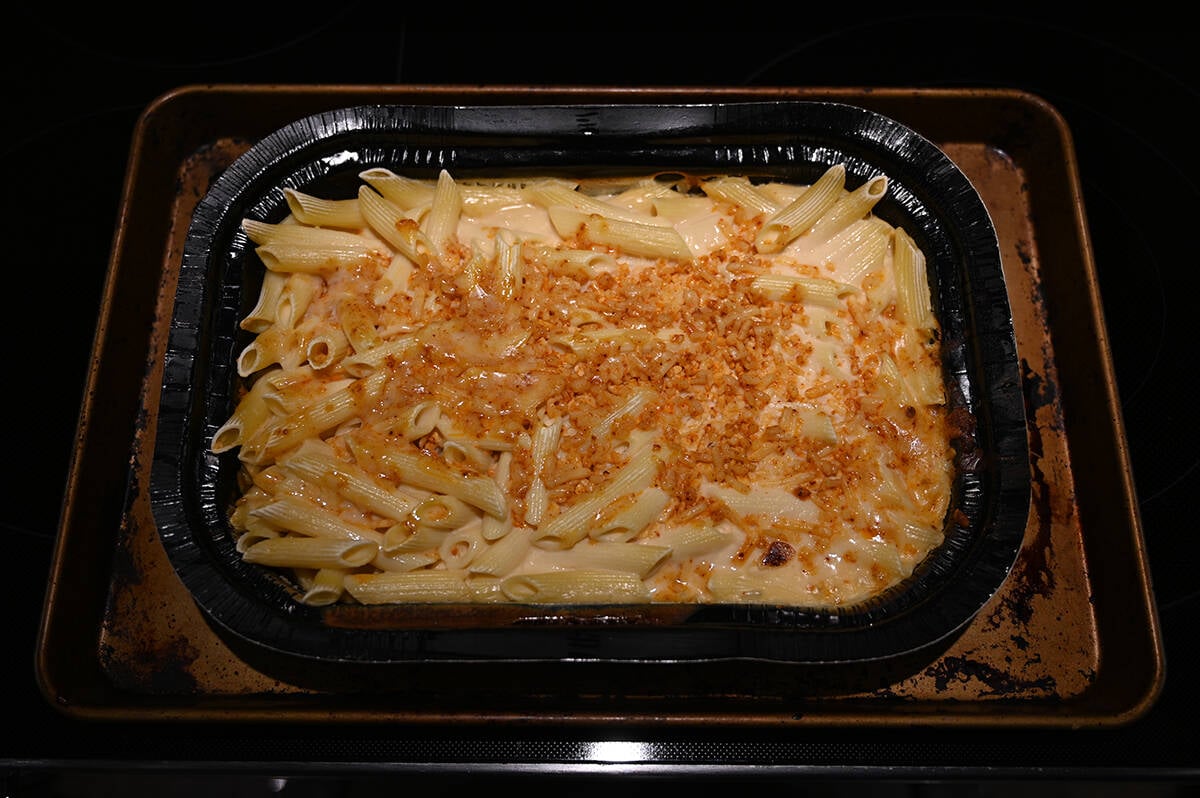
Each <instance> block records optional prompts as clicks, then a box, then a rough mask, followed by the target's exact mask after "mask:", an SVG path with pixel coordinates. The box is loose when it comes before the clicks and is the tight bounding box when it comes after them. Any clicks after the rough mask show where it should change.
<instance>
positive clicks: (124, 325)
mask: <svg viewBox="0 0 1200 798" xmlns="http://www.w3.org/2000/svg"><path fill="white" fill-rule="evenodd" d="M773 98H779V99H784V98H786V99H829V100H834V101H840V102H847V103H852V104H856V105H859V106H861V107H865V108H870V109H872V110H876V111H878V112H880V113H883V114H885V115H888V116H891V117H893V118H895V119H897V120H899V121H901V122H903V123H905V124H907V125H909V126H910V127H912V128H914V129H915V130H917V131H918V132H920V133H922V134H923V135H925V136H926V137H928V138H929V139H931V140H932V141H934V142H936V143H938V144H939V145H941V146H942V147H943V149H945V151H946V152H947V153H948V154H949V155H950V157H951V158H952V159H953V160H954V161H955V163H956V164H957V165H958V166H959V167H960V168H961V169H963V171H964V172H965V173H966V174H967V175H968V177H969V178H970V179H971V180H972V182H973V183H974V184H975V186H976V188H977V189H978V190H979V192H980V194H981V195H982V197H983V199H984V202H985V203H986V204H987V206H988V208H989V211H990V213H991V214H992V217H993V221H994V223H995V225H996V227H997V232H998V234H999V238H1000V243H1001V249H1002V253H1001V254H1002V257H1003V261H1004V271H1005V277H1006V280H1007V281H1008V287H1009V297H1010V302H1011V304H1012V306H1013V313H1014V319H1015V322H1016V327H1017V344H1018V350H1019V354H1020V357H1021V364H1022V368H1023V371H1024V387H1025V395H1026V404H1027V416H1028V427H1029V435H1030V445H1031V452H1030V453H1031V468H1032V473H1033V477H1034V486H1033V509H1032V512H1031V513H1030V516H1029V522H1028V527H1027V529H1026V534H1025V540H1024V545H1023V547H1022V551H1021V553H1020V555H1019V557H1018V560H1017V563H1016V566H1015V568H1014V570H1013V573H1012V575H1011V576H1010V578H1009V580H1008V581H1007V582H1006V583H1005V585H1004V586H1003V587H1002V589H1001V591H1000V592H999V593H998V594H997V595H996V596H995V597H994V598H993V600H992V601H991V602H990V603H989V604H988V606H986V607H985V608H984V610H983V612H981V613H980V614H979V615H978V616H977V617H976V618H975V621H974V622H973V623H972V624H971V625H970V626H969V627H968V628H967V629H966V630H965V631H964V632H963V634H962V635H961V636H959V637H957V638H956V639H955V640H953V641H952V642H951V643H949V645H948V646H947V647H946V649H945V650H944V651H941V652H939V654H938V656H937V657H936V658H934V659H933V661H928V659H925V660H922V661H920V662H911V661H906V660H904V659H903V658H901V659H898V660H888V661H885V662H880V663H870V664H859V665H857V666H855V667H853V668H847V667H835V666H822V665H811V666H809V665H797V664H789V663H753V664H751V665H749V666H747V664H746V663H733V664H731V663H721V662H713V663H693V664H689V665H687V666H686V668H684V669H680V668H677V667H672V666H671V665H670V664H669V663H663V664H655V663H565V664H564V663H523V664H520V665H513V664H504V663H500V664H487V665H486V666H484V667H486V668H487V675H488V678H487V679H483V680H481V679H479V678H478V676H479V671H478V666H475V670H473V669H472V668H473V666H472V664H471V663H450V664H446V663H440V664H436V665H435V664H431V663H422V662H409V663H404V664H403V665H400V666H397V668H395V669H386V670H383V671H380V670H378V669H359V668H356V667H352V666H344V664H330V665H322V666H320V667H305V668H299V667H296V666H295V664H294V663H289V662H286V661H282V660H276V659H275V658H272V657H271V656H269V654H264V653H263V652H261V651H257V650H251V649H247V648H245V647H244V646H242V645H240V644H239V642H238V641H237V640H233V639H230V638H229V637H228V636H224V635H222V634H221V633H220V631H219V630H218V629H216V628H214V627H212V626H210V625H209V624H208V623H207V622H206V621H205V619H204V618H203V616H202V615H201V614H200V613H199V611H198V610H197V608H196V607H195V605H194V603H193V602H192V600H191V597H190V595H189V594H188V593H187V591H186V590H185V589H184V588H183V586H182V584H180V582H179V581H178V579H177V577H176V575H175V574H174V572H173V571H172V569H171V566H170V564H169V562H168V561H167V560H166V558H165V555H164V552H163V550H162V547H161V543H160V542H159V540H158V538H157V534H156V530H155V526H154V522H153V518H152V517H151V513H150V511H149V506H148V499H147V480H148V470H149V462H150V453H151V452H152V451H153V445H154V441H153V435H154V432H153V430H154V420H155V418H154V417H155V412H156V400H157V395H156V390H157V388H156V386H157V385H159V384H160V378H161V371H160V369H161V365H160V361H161V354H162V352H163V346H164V340H165V337H166V326H167V324H168V322H169V319H170V310H171V300H172V297H173V296H174V280H175V278H176V277H177V271H178V265H179V262H180V257H181V250H182V245H183V240H184V237H185V235H186V231H187V225H188V221H189V219H190V213H191V209H192V208H193V207H194V206H195V204H196V203H197V201H198V200H199V199H200V197H201V196H203V194H204V193H205V191H206V190H207V188H208V186H209V185H210V184H211V183H212V181H213V180H215V179H216V178H217V176H218V175H220V174H221V173H222V171H223V170H224V169H225V168H226V167H228V165H229V164H230V163H231V162H232V161H233V160H234V159H235V158H236V157H237V156H238V155H239V154H241V153H242V152H244V151H245V150H246V149H247V148H248V147H249V146H250V145H251V144H252V143H253V142H255V141H256V140H258V139H259V138H261V137H262V136H264V135H266V134H268V133H270V132H271V131H273V130H274V129H276V128H278V127H279V126H281V125H283V124H286V123H287V122H289V121H291V120H292V119H295V118H298V117H300V116H304V115H307V114H311V113H314V112H318V111H322V110H331V109H335V108H340V107H346V106H349V105H355V104H360V103H378V102H386V103H430V104H446V103H462V104H484V103H498V102H503V103H529V102H573V101H578V102H603V101H611V102H626V103H627V102H647V103H661V102H687V101H688V100H689V99H692V100H693V101H695V102H701V101H703V102H711V101H714V100H727V101H733V100H764V99H767V100H769V99H773ZM1062 219H1069V220H1071V222H1072V223H1071V224H1070V225H1064V224H1062V222H1061V220H1062ZM1048 220H1054V223H1053V224H1051V223H1050V222H1049V221H1048ZM134 231H137V234H136V235H135V234H134ZM1090 257H1091V255H1090V249H1089V244H1088V235H1087V226H1086V217H1085V214H1084V209H1083V205H1082V199H1081V196H1080V193H1079V183H1078V175H1077V173H1076V164H1075V160H1074V153H1073V150H1072V145H1071V140H1070V135H1069V131H1068V130H1067V129H1066V127H1065V125H1064V123H1063V121H1062V120H1061V118H1060V117H1059V116H1058V114H1057V113H1056V112H1055V111H1054V109H1053V108H1052V107H1050V106H1048V105H1047V104H1045V103H1044V102H1042V101H1041V100H1040V99H1039V98H1036V97H1033V96H1030V95H1027V94H1024V93H1020V92H1010V91H994V90H989V91H928V90H902V89H896V90H880V89H873V90H869V91H866V90H863V91H857V90H851V89H838V90H793V89H758V90H754V89H749V90H747V89H728V90H712V89H705V90H703V91H700V90H693V89H671V88H651V89H638V90H623V89H571V88H567V89H529V88H523V87H507V88H496V87H492V88H489V89H488V91H487V92H479V91H471V90H467V89H460V88H455V87H438V86H425V87H422V86H417V87H395V86H380V87H372V86H355V87H343V86H330V87H322V86H312V87H250V86H210V87H188V88H183V89H180V90H178V91H176V92H172V93H170V94H168V95H165V96H164V97H161V98H159V99H158V100H157V101H156V102H155V103H153V104H152V105H151V106H149V107H148V108H147V110H146V112H145V113H144V115H143V117H142V118H141V120H140V122H139V125H138V128H137V130H136V133H135V138H134V141H133V147H132V150H131V158H130V163H129V171H128V175H127V180H126V185H125V192H124V199H123V203H122V207H121V213H120V217H119V220H118V230H117V234H116V238H115V240H114V248H113V251H112V256H111V261H110V270H109V275H108V279H107V281H106V284H105V291H104V296H103V312H102V314H101V317H100V323H99V326H98V329H97V336H96V340H95V349H94V352H93V359H92V367H91V371H90V372H89V375H88V384H87V391H86V394H85V399H84V404H83V407H82V409H81V415H80V423H79V430H78V432H79V434H78V448H77V451H76V454H75V458H74V460H73V462H72V468H71V472H70V478H69V482H68V492H67V496H66V501H65V503H64V510H63V515H62V520H61V529H60V535H59V539H58V544H57V547H56V551H55V557H54V561H53V563H52V575H51V577H52V578H51V583H50V585H49V587H48V590H47V595H46V602H45V609H44V616H43V622H42V627H41V630H40V635H39V646H38V654H37V667H38V676H39V680H40V684H41V686H42V689H43V691H44V693H45V695H46V697H47V699H48V700H49V701H50V702H51V703H52V704H54V705H55V706H57V707H59V708H60V709H61V710H62V711H63V712H65V713H67V714H70V715H75V716H81V717H95V718H108V719H145V720H167V719H205V720H215V719H220V720H226V721H228V720H264V719H271V720H316V719H323V720H329V719H331V718H332V719H334V720H339V721H345V722H367V721H387V722H398V721H405V722H416V723H421V722H445V721H454V722H459V723H462V722H479V723H484V722H493V721H497V720H505V719H509V720H515V719H520V720H525V721H530V720H543V721H554V722H591V723H594V722H596V721H598V720H607V721H612V722H635V723H646V722H656V723H667V724H672V723H675V724H694V723H706V724H712V723H725V724H793V725H830V724H848V723H871V724H884V725H886V724H905V725H912V724H927V725H946V724H968V725H991V726H994V725H1043V726H1063V725H1066V726H1071V727H1084V726H1104V725H1113V724H1121V723H1126V722H1129V721H1130V720H1132V719H1134V718H1136V717H1139V716H1141V715H1142V714H1143V713H1144V712H1145V711H1146V710H1147V709H1148V708H1149V707H1150V706H1151V705H1152V703H1153V701H1154V699H1155V698H1156V697H1157V694H1158V692H1159V690H1160V689H1161V684H1162V678H1163V662H1162V645H1161V638H1160V634H1159V629H1158V623H1157V617H1156V612H1155V608H1154V604H1153V597H1152V593H1151V590H1150V585H1149V577H1148V569H1147V564H1146V559H1145V550H1144V544H1143V539H1142V534H1141V528H1140V520H1139V518H1138V515H1137V511H1136V502H1135V497H1134V494H1133V488H1132V479H1131V475H1130V469H1129V464H1128V459H1127V453H1126V446H1125V441H1124V431H1123V427H1122V424H1121V416H1120V412H1119V406H1118V405H1117V402H1116V386H1115V384H1114V381H1113V377H1112V367H1111V361H1110V356H1109V351H1108V346H1107V340H1106V331H1105V329H1104V321H1103V318H1102V314H1101V311H1100V307H1101V306H1100V301H1099V296H1098V289H1097V285H1096V281H1095V276H1094V269H1093V264H1092V262H1091V260H1090ZM1044 262H1052V263H1054V265H1055V268H1054V269H1045V270H1043V269H1042V264H1043V263H1044ZM117 308H121V309H122V312H121V313H117V312H116V309H117ZM130 309H132V311H131V310H130ZM147 331H148V332H147ZM1060 352H1062V353H1067V354H1068V355H1069V356H1067V357H1061V358H1060V357H1059V356H1058V355H1057V353H1060ZM98 408H104V412H105V416H106V423H104V424H100V423H98V422H97V421H96V420H95V413H96V412H97V410H98ZM114 419H121V420H124V421H126V422H127V423H126V424H119V423H113V422H114ZM1084 430H1086V431H1087V434H1083V432H1082V431H1084ZM1098 431H1101V432H1102V433H1103V434H1098ZM131 447H132V448H131ZM1074 462H1087V463H1089V479H1088V480H1086V481H1076V480H1075V479H1074V473H1073V466H1072V464H1073V463H1074ZM114 473H125V474H127V479H126V480H125V482H124V483H123V484H121V485H117V484H114V483H113V481H111V480H110V479H105V478H104V477H105V476H107V475H111V474H114ZM97 564H99V565H107V566H108V567H107V568H105V567H97ZM67 588H69V589H67Z"/></svg>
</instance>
